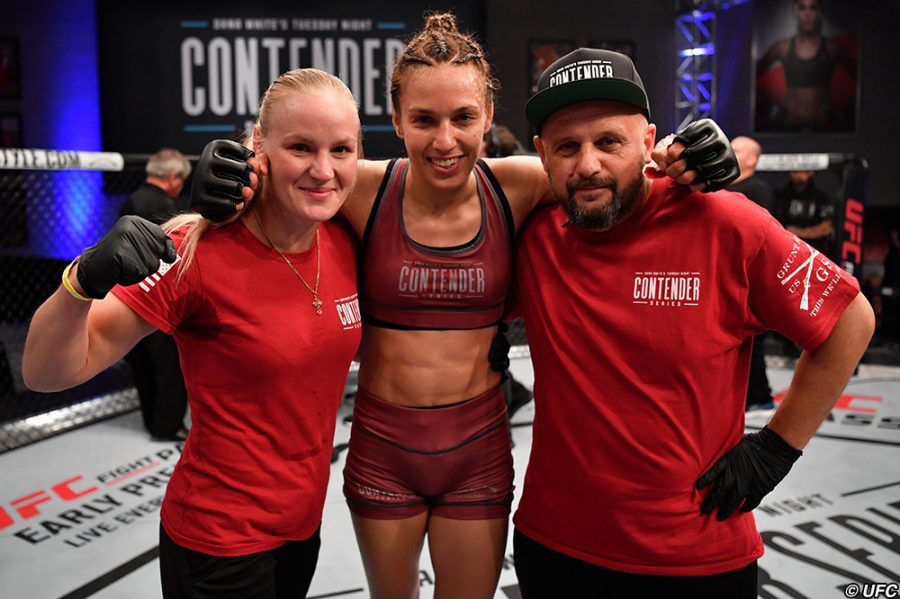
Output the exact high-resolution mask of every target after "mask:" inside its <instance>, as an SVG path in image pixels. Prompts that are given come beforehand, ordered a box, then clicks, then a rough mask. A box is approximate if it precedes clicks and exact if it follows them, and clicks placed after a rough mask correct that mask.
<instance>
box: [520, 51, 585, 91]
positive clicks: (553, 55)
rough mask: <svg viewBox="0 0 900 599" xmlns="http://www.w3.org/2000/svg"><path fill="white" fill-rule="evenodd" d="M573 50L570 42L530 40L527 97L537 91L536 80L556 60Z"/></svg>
mask: <svg viewBox="0 0 900 599" xmlns="http://www.w3.org/2000/svg"><path fill="white" fill-rule="evenodd" d="M574 49H575V42H573V41H571V40H532V41H530V42H528V95H531V94H533V93H535V92H536V91H537V84H538V79H540V78H541V73H543V72H544V71H545V70H547V67H549V66H550V65H551V64H553V63H554V62H555V61H556V59H558V58H562V57H563V56H565V55H566V54H568V53H569V52H571V51H572V50H574Z"/></svg>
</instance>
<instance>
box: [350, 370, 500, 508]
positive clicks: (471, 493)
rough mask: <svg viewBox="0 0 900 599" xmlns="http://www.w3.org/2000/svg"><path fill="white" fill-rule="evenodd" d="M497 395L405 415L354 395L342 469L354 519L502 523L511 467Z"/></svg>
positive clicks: (497, 392)
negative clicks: (423, 517) (430, 517)
mask: <svg viewBox="0 0 900 599" xmlns="http://www.w3.org/2000/svg"><path fill="white" fill-rule="evenodd" d="M508 427H509V425H508V423H507V420H506V403H505V402H504V400H503V394H502V392H501V391H500V388H499V387H498V388H496V389H492V390H490V391H488V392H487V393H484V394H482V395H479V396H478V397H475V398H473V399H470V400H468V401H464V402H462V403H458V404H453V405H450V406H446V407H434V408H411V407H406V406H398V405H395V404H391V403H388V402H386V401H383V400H380V399H378V398H377V397H375V396H373V395H370V394H368V393H366V392H365V391H364V390H363V389H359V390H358V392H357V394H356V403H355V404H354V407H353V429H352V431H351V435H350V446H349V448H348V450H347V462H346V465H345V466H344V496H345V497H346V498H347V504H348V505H349V506H350V509H351V510H352V511H353V512H354V513H355V514H357V515H359V516H362V517H364V518H376V519H381V520H389V519H398V518H410V517H412V516H415V515H417V514H420V513H422V512H424V511H426V510H428V509H430V510H431V513H432V514H434V515H436V516H442V517H444V518H451V519H454V520H488V519H494V518H506V517H508V516H509V511H510V504H511V503H512V492H513V460H512V453H511V447H510V439H509V428H508Z"/></svg>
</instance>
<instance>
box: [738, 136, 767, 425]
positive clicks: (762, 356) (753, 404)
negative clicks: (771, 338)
mask: <svg viewBox="0 0 900 599" xmlns="http://www.w3.org/2000/svg"><path fill="white" fill-rule="evenodd" d="M731 148H732V149H733V150H734V156H735V158H737V161H738V166H739V167H740V168H741V174H740V176H738V178H737V179H735V180H734V183H732V184H731V185H729V186H728V190H729V191H736V192H738V193H742V194H744V195H745V196H747V197H748V198H749V199H750V200H752V201H753V202H755V203H756V204H758V205H759V206H762V207H763V208H765V209H766V210H768V211H769V212H771V211H772V209H773V208H774V204H775V196H774V195H773V194H772V188H771V187H769V184H768V183H766V182H765V181H764V180H763V178H762V177H760V176H759V175H757V174H756V164H757V162H759V157H760V155H762V147H761V146H760V145H759V142H757V141H756V140H755V139H753V138H751V137H747V136H745V135H741V136H738V137H735V138H734V139H733V140H731ZM765 338H766V334H765V333H762V334H760V335H757V336H756V337H754V338H753V353H752V354H751V355H750V378H749V381H748V384H747V403H746V411H747V412H748V413H752V414H753V415H758V416H764V415H769V414H771V413H772V412H773V411H774V410H775V402H774V401H773V400H772V387H771V386H770V385H769V376H768V374H767V373H766V350H765Z"/></svg>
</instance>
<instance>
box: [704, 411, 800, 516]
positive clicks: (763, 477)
mask: <svg viewBox="0 0 900 599" xmlns="http://www.w3.org/2000/svg"><path fill="white" fill-rule="evenodd" d="M801 455H803V452H802V451H800V450H799V449H794V448H793V447H791V446H790V445H788V444H787V442H786V441H785V440H784V439H782V438H781V436H780V435H779V434H778V433H776V432H775V431H773V430H772V429H770V428H769V427H768V426H766V427H763V429H762V430H761V431H759V432H756V433H750V434H747V435H744V438H743V439H741V440H740V442H739V443H738V444H737V445H735V446H734V447H732V448H731V449H730V450H729V451H728V453H726V454H725V455H723V456H722V457H721V458H719V460H718V461H717V462H716V463H715V464H713V467H712V468H710V469H709V470H707V471H706V472H705V473H704V474H703V476H701V477H700V478H699V479H697V488H698V489H703V488H705V487H708V486H709V485H711V484H713V483H715V487H713V489H712V490H711V491H710V492H709V493H707V495H706V497H705V498H704V499H703V502H702V503H701V504H700V511H701V512H702V513H704V514H709V513H711V512H712V511H713V509H715V507H716V506H719V511H718V512H717V513H716V518H717V519H718V520H725V519H726V518H728V516H730V515H731V514H733V513H734V511H735V510H736V509H737V508H738V507H740V508H741V511H742V512H749V511H750V510H752V509H753V508H755V507H756V506H758V505H759V502H760V501H762V498H763V497H765V496H766V495H767V494H769V492H771V491H772V489H774V488H775V485H777V484H778V483H780V482H781V480H782V479H783V478H784V477H785V476H787V473H788V472H789V471H790V470H791V466H793V465H794V462H796V461H797V458H799V457H800V456H801ZM742 504H743V505H742Z"/></svg>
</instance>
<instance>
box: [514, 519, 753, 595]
mask: <svg viewBox="0 0 900 599" xmlns="http://www.w3.org/2000/svg"><path fill="white" fill-rule="evenodd" d="M513 561H514V562H515V566H516V576H517V577H518V579H519V591H520V592H521V594H522V597H523V599H548V598H552V597H578V598H579V599H600V598H604V599H606V598H609V599H620V598H622V597H627V598H628V599H662V598H665V599H725V598H727V599H756V597H757V590H756V580H757V564H756V561H753V562H751V563H750V564H748V565H747V566H744V567H743V568H740V569H738V570H731V571H729V572H722V573H720V574H711V575H708V576H657V575H652V574H632V573H629V572H620V571H618V570H610V569H608V568H604V567H602V566H598V565H596V564H592V563H590V562H586V561H583V560H580V559H576V558H574V557H570V556H568V555H565V554H563V553H560V552H558V551H554V550H553V549H550V548H549V547H547V546H546V545H542V544H540V543H538V542H537V541H535V540H533V539H530V538H528V537H526V536H525V535H524V534H522V533H521V532H520V531H519V530H518V529H516V530H515V531H514V532H513Z"/></svg>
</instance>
